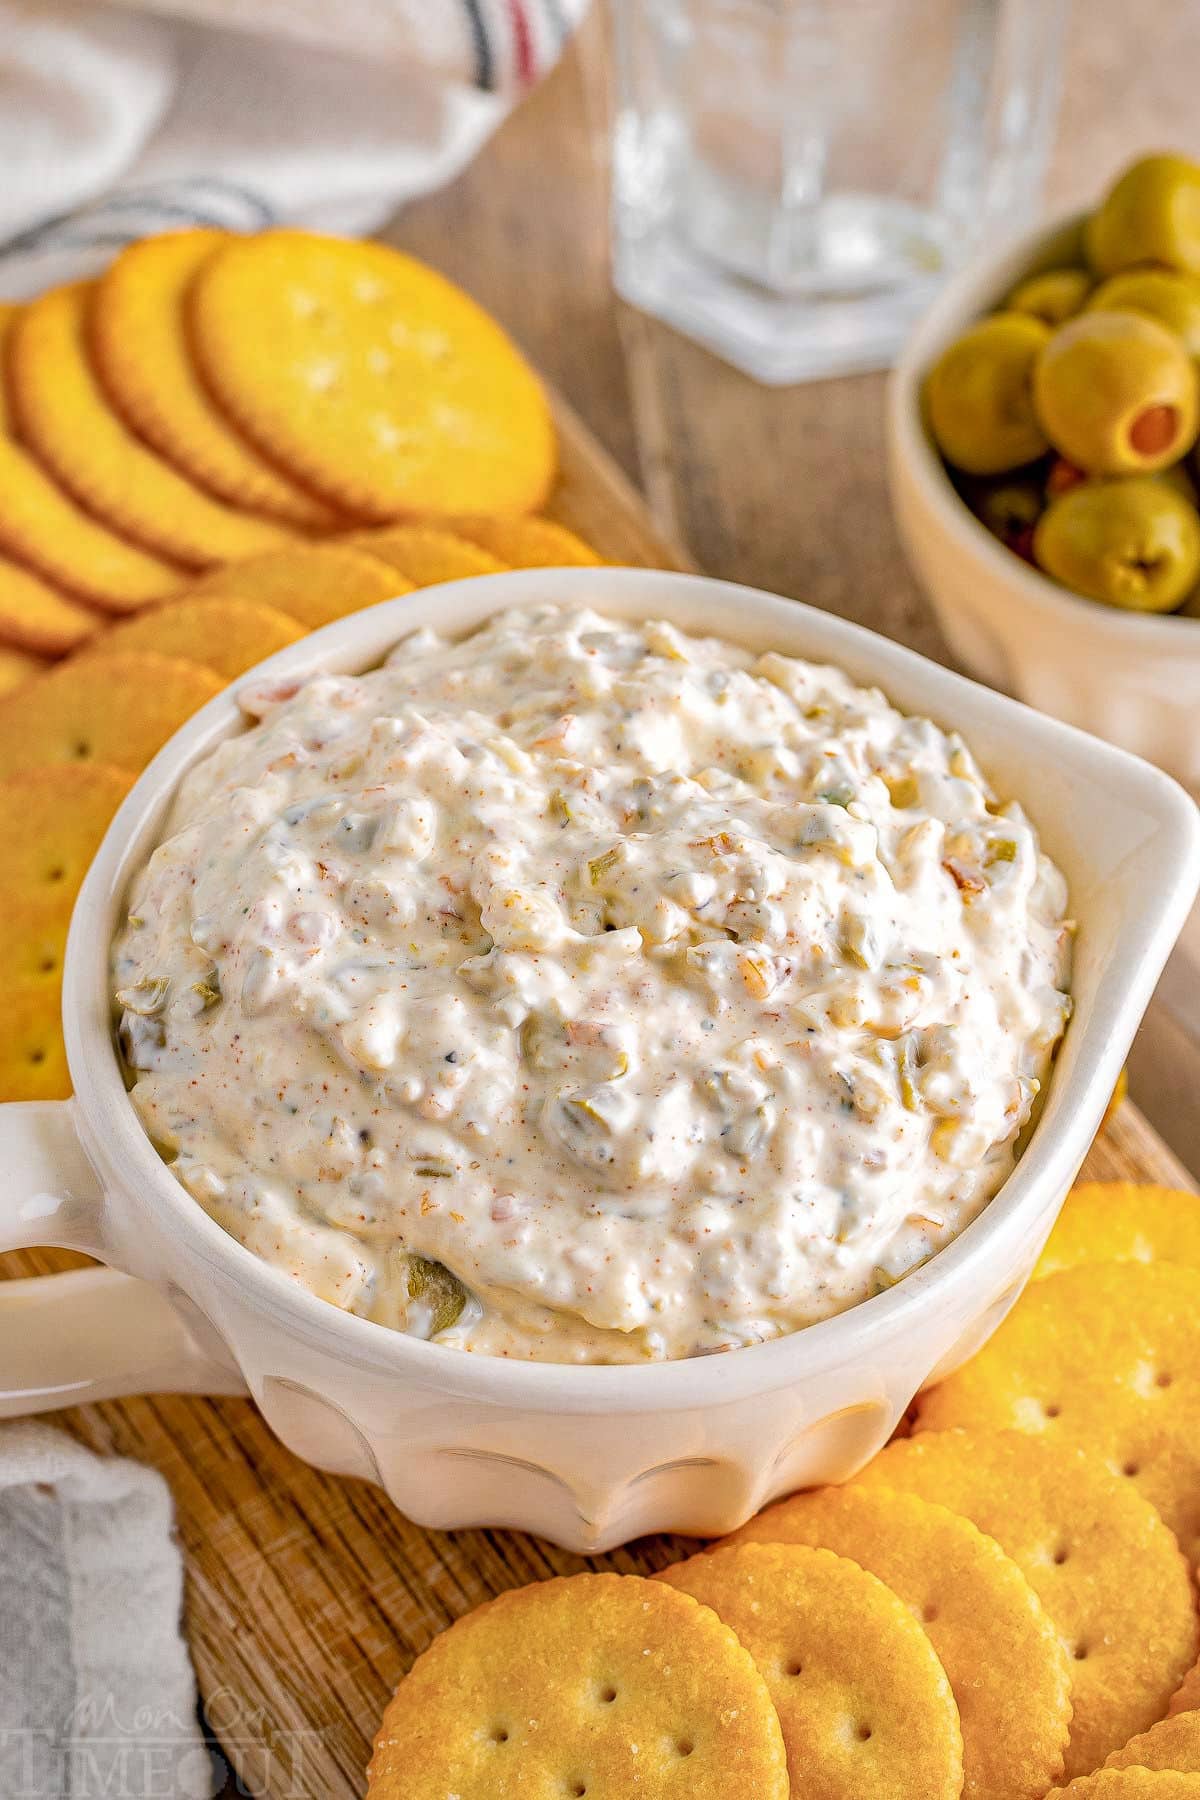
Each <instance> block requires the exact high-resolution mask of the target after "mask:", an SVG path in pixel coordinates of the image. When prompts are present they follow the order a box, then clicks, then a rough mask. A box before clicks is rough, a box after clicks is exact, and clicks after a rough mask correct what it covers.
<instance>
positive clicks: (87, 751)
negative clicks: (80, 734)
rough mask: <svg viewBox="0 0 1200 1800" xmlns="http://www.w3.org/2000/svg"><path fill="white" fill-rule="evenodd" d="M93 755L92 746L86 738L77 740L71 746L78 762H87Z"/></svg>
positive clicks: (72, 753)
mask: <svg viewBox="0 0 1200 1800" xmlns="http://www.w3.org/2000/svg"><path fill="white" fill-rule="evenodd" d="M91 754H92V746H91V745H90V744H89V743H88V741H87V739H86V738H77V739H76V740H75V742H74V743H73V744H72V745H71V755H72V756H73V757H75V759H76V760H77V761H78V762H86V761H87V759H88V757H89V756H90V755H91Z"/></svg>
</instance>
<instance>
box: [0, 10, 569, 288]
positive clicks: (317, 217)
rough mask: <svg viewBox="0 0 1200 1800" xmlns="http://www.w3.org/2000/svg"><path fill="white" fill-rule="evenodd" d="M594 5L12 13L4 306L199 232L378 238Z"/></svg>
mask: <svg viewBox="0 0 1200 1800" xmlns="http://www.w3.org/2000/svg"><path fill="white" fill-rule="evenodd" d="M586 6H587V0H123V3H121V4H116V3H110V4H101V3H99V0H0V170H2V171H3V179H2V180H0V293H3V294H5V295H6V296H8V297H16V298H20V297H21V296H22V295H23V294H25V293H28V292H32V291H34V290H36V289H37V288H39V287H41V286H44V285H46V283H47V282H48V281H51V280H58V279H65V278H67V277H68V276H69V275H70V274H71V273H72V272H73V264H74V263H76V262H81V263H83V264H85V265H86V263H87V262H88V261H89V257H88V254H87V253H88V252H89V251H90V252H91V253H92V258H91V259H92V260H94V253H95V250H96V249H97V248H100V247H108V246H110V245H116V244H120V243H124V242H126V241H128V240H129V239H130V238H133V237H138V236H141V235H143V234H144V233H146V232H148V231H156V230H163V229H168V228H170V227H172V226H178V225H181V224H187V223H189V222H198V223H205V224H217V225H223V226H228V227H230V228H232V229H235V230H236V229H241V230H245V229H253V228H255V227H258V226H261V225H263V224H267V223H270V222H272V221H275V220H286V221H288V222H289V223H296V224H302V225H308V226H313V227H316V228H317V229H325V230H334V231H350V232H355V231H366V230H369V229H371V228H372V227H373V226H375V225H378V224H379V223H381V222H382V220H383V219H385V218H386V217H387V215H388V214H389V213H390V212H391V211H392V210H393V209H394V208H395V207H396V206H398V205H400V204H401V203H402V202H403V201H405V200H407V199H410V198H412V197H413V196H414V195H417V194H421V193H426V192H428V191H429V190H431V189H433V188H436V187H438V186H440V185H441V184H442V183H444V182H446V181H449V180H451V179H452V178H453V177H454V176H455V175H456V174H457V173H458V172H459V170H460V169H462V168H463V167H464V166H465V164H466V163H467V162H469V161H470V159H471V157H472V156H474V154H475V153H476V151H477V150H478V149H479V148H480V146H481V145H482V144H483V143H484V141H485V140H486V138H487V137H488V135H489V134H490V132H491V131H493V130H494V128H495V127H496V126H497V125H498V124H499V122H500V120H501V119H502V118H503V117H504V115H505V113H506V112H507V111H508V109H509V108H510V107H511V106H512V105H513V104H514V103H515V102H516V101H517V100H519V99H520V97H521V96H522V94H524V93H525V92H527V91H528V90H529V89H530V88H531V87H533V86H534V85H535V83H536V82H537V81H538V80H540V78H541V77H542V76H543V75H544V74H545V73H546V72H547V71H548V70H549V69H550V68H551V67H552V66H553V64H554V62H555V61H556V60H557V58H558V56H559V54H560V53H561V51H562V49H563V46H564V44H565V43H566V41H567V39H568V37H569V36H570V34H571V32H572V30H573V29H574V27H575V26H576V25H577V24H578V22H579V19H580V17H581V16H582V14H583V12H584V11H585V9H586Z"/></svg>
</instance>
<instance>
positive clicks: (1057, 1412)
mask: <svg viewBox="0 0 1200 1800" xmlns="http://www.w3.org/2000/svg"><path fill="white" fill-rule="evenodd" d="M1042 1411H1043V1412H1044V1413H1045V1415H1046V1417H1047V1418H1048V1419H1058V1418H1061V1417H1062V1407H1061V1406H1060V1405H1059V1404H1058V1401H1057V1400H1047V1402H1046V1404H1045V1406H1044V1407H1043V1408H1042Z"/></svg>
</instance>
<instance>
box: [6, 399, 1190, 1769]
mask: <svg viewBox="0 0 1200 1800" xmlns="http://www.w3.org/2000/svg"><path fill="white" fill-rule="evenodd" d="M559 422H560V428H561V433H562V439H563V472H562V479H561V481H560V483H559V487H558V491H557V494H556V496H555V502H554V505H553V507H552V508H551V510H552V511H553V512H554V514H555V515H556V516H557V517H558V518H560V519H561V520H562V521H563V523H564V524H567V525H570V526H571V527H572V528H573V529H574V530H576V531H578V532H580V533H581V534H582V535H583V536H584V537H586V538H587V539H589V540H590V541H591V542H592V543H594V544H595V545H596V546H597V548H598V549H600V550H601V551H603V552H604V554H605V555H606V556H608V557H610V558H611V559H612V560H613V561H615V562H630V563H643V564H657V565H659V566H663V567H670V568H681V567H684V566H685V559H684V558H683V557H682V556H681V555H680V554H679V553H678V552H677V551H674V550H672V548H671V546H670V545H669V544H667V543H665V542H664V541H663V540H662V538H660V537H659V536H658V535H657V533H656V532H655V530H654V527H653V525H652V523H651V521H650V518H649V515H648V513H647V512H646V509H645V507H644V506H643V504H642V502H641V500H640V499H639V498H638V496H637V494H636V493H635V492H634V491H633V489H632V488H631V487H630V486H629V484H628V483H627V481H626V480H625V478H624V476H623V475H622V474H621V473H620V471H619V470H618V469H617V468H616V467H615V465H614V464H613V463H612V462H611V461H610V460H609V458H608V457H607V456H606V455H605V454H604V452H603V451H601V449H600V448H599V446H598V445H597V444H596V443H595V442H594V441H593V440H592V439H591V437H590V436H589V435H588V434H587V432H586V431H585V430H584V428H583V427H582V426H581V425H580V423H579V422H578V420H577V419H576V418H575V417H574V416H573V415H572V414H571V413H570V412H569V411H568V410H567V409H566V408H561V409H560V420H559ZM1087 1172H1088V1174H1089V1175H1090V1176H1092V1177H1093V1178H1094V1179H1107V1180H1112V1179H1125V1180H1132V1181H1158V1182H1163V1183H1165V1184H1167V1185H1169V1186H1173V1187H1191V1186H1192V1185H1194V1184H1193V1183H1192V1182H1191V1181H1190V1179H1189V1177H1188V1176H1187V1174H1186V1172H1185V1171H1184V1169H1183V1168H1182V1166H1181V1165H1180V1164H1179V1163H1178V1162H1177V1161H1176V1160H1175V1158H1174V1157H1173V1156H1172V1155H1171V1153H1170V1152H1169V1151H1168V1150H1167V1148H1166V1146H1165V1145H1164V1144H1163V1143H1162V1142H1161V1141H1160V1139H1159V1138H1158V1137H1156V1136H1155V1134H1154V1132H1152V1131H1151V1129H1150V1128H1149V1126H1148V1125H1147V1124H1146V1123H1145V1121H1144V1120H1143V1119H1142V1117H1141V1116H1140V1114H1139V1113H1138V1112H1137V1111H1136V1110H1135V1109H1134V1108H1133V1107H1132V1106H1130V1105H1129V1104H1126V1105H1125V1106H1124V1107H1122V1109H1121V1110H1120V1112H1119V1113H1118V1115H1117V1117H1116V1119H1115V1121H1114V1122H1113V1123H1112V1124H1111V1125H1110V1126H1109V1128H1108V1129H1107V1131H1106V1132H1105V1133H1104V1134H1103V1136H1102V1138H1100V1139H1099V1140H1098V1141H1097V1143H1096V1145H1095V1146H1094V1148H1093V1150H1092V1152H1091V1155H1090V1157H1089V1159H1088V1163H1087ZM70 1260H75V1261H78V1259H67V1258H65V1257H63V1256H62V1255H61V1254H56V1253H54V1252H49V1251H29V1252H25V1253H23V1254H21V1255H13V1256H10V1257H6V1258H4V1259H3V1272H4V1273H5V1274H8V1275H28V1274H40V1273H45V1272H48V1271H50V1270H53V1269H55V1268H61V1267H63V1266H65V1265H66V1264H67V1263H68V1261H70ZM60 1417H61V1419H62V1421H63V1422H64V1423H65V1424H66V1425H67V1426H68V1427H69V1428H70V1429H71V1430H72V1431H73V1432H75V1433H76V1435H77V1436H78V1437H80V1438H81V1439H82V1440H83V1441H84V1442H85V1443H87V1444H89V1445H91V1446H92V1447H93V1448H95V1449H97V1450H100V1451H108V1452H115V1453H119V1454H121V1455H126V1456H134V1457H137V1458H138V1459H139V1460H140V1461H142V1462H146V1463H151V1464H153V1465H154V1467H155V1468H157V1469H160V1470H161V1471H162V1473H163V1475H165V1476H166V1478H167V1480H168V1481H169V1483H170V1485H171V1488H172V1491H173V1493H174V1495H175V1505H176V1511H177V1514H178V1521H179V1533H180V1538H181V1540H182V1543H183V1548H184V1554H185V1558H186V1563H187V1600H186V1606H187V1631H188V1636H189V1640H190V1643H191V1647H192V1654H193V1657H194V1659H195V1664H196V1672H197V1675H198V1677H199V1682H200V1691H201V1694H202V1695H203V1698H204V1702H205V1707H206V1710H207V1713H208V1716H209V1719H210V1722H211V1724H212V1727H213V1730H214V1732H215V1733H216V1736H217V1738H218V1739H219V1741H220V1746H221V1749H222V1751H223V1752H224V1754H225V1755H226V1756H227V1758H228V1759H229V1761H230V1763H231V1764H232V1766H233V1768H234V1770H235V1771H236V1773H237V1775H238V1776H239V1777H240V1779H241V1780H242V1782H243V1783H244V1785H245V1788H246V1789H247V1790H248V1791H249V1792H250V1793H252V1794H255V1795H263V1796H269V1797H270V1800H352V1797H355V1796H359V1795H361V1793H362V1791H363V1784H364V1771H365V1769H366V1764H367V1759H368V1756H369V1754H370V1744H371V1739H372V1736H373V1734H374V1732H375V1729H376V1726H377V1724H378V1722H379V1717H380V1714H381V1713H382V1710H383V1707H384V1704H385V1702H386V1700H387V1698H388V1696H389V1695H390V1693H391V1692H392V1690H393V1688H394V1687H395V1685H396V1683H397V1682H398V1681H399V1679H400V1677H401V1676H402V1675H403V1674H404V1672H405V1670H406V1669H407V1668H408V1667H409V1665H410V1663H411V1662H412V1660H413V1658H414V1656H415V1655H417V1654H418V1653H419V1652H420V1651H421V1650H423V1649H424V1648H425V1646H426V1645H427V1644H428V1643H429V1641H430V1639H431V1638H432V1637H433V1636H434V1635H435V1634H436V1633H437V1632H438V1631H440V1630H441V1629H442V1627H443V1626H445V1625H448V1624H449V1623H450V1622H451V1620H453V1619H456V1618H458V1617H459V1616H460V1615H461V1614H462V1613H465V1612H467V1611H469V1610H470V1608H471V1607H473V1606H475V1605H476V1604H477V1603H478V1602H479V1601H481V1600H485V1599H487V1598H489V1597H490V1596H491V1595H493V1594H496V1593H498V1592H500V1590H501V1589H503V1588H508V1587H513V1586H515V1585H518V1584H520V1583H522V1582H527V1581H532V1580H535V1579H537V1578H538V1577H541V1576H546V1575H553V1574H562V1573H569V1572H571V1571H573V1570H577V1569H580V1568H584V1567H588V1566H591V1567H603V1568H615V1569H618V1570H624V1571H633V1572H642V1573H644V1572H646V1571H647V1570H649V1569H652V1568H659V1567H661V1566H662V1565H663V1564H664V1563H665V1562H666V1561H669V1560H670V1559H671V1554H672V1553H673V1552H672V1546H671V1544H670V1542H669V1540H667V1539H661V1538H660V1539H643V1540H642V1541H641V1542H640V1543H638V1544H635V1545H633V1546H631V1547H629V1548H627V1549H624V1550H621V1551H617V1552H615V1553H614V1554H612V1555H610V1556H606V1557H600V1558H593V1559H588V1560H585V1559H584V1558H581V1557H575V1556H570V1555H567V1554H566V1553H565V1552H563V1551H560V1550H556V1549H553V1548H552V1547H551V1546H549V1545H547V1544H545V1543H542V1542H540V1541H539V1540H537V1539H535V1538H529V1537H524V1536H521V1535H520V1534H518V1533H515V1532H510V1531H462V1532H456V1533H453V1534H449V1535H446V1534H439V1533H437V1532H428V1531H422V1530H419V1529H418V1528H417V1527H416V1526H415V1525H411V1524H409V1523H408V1521H407V1520H406V1519H404V1518H402V1517H401V1515H400V1514H399V1513H398V1512H397V1511H396V1510H395V1508H394V1507H393V1506H392V1505H391V1504H390V1502H389V1501H388V1500H386V1499H385V1498H384V1496H383V1494H382V1493H381V1492H380V1491H379V1490H377V1489H376V1488H373V1487H370V1486H368V1485H367V1484H365V1483H363V1482H358V1481H347V1480H341V1479H336V1478H334V1477H332V1476H326V1475H320V1474H318V1473H317V1472H316V1471H315V1470H313V1469H310V1468H308V1467H307V1466H306V1465H305V1464H304V1463H301V1462H299V1461H297V1459H296V1458H295V1457H294V1456H292V1455H291V1454H290V1453H289V1452H288V1451H287V1450H285V1449H284V1448H283V1446H282V1444H280V1443H278V1442H277V1441H276V1440H275V1439H274V1438H273V1437H272V1436H271V1434H270V1432H269V1431H268V1430H267V1428H266V1426H265V1425H264V1424H263V1423H262V1421H261V1420H260V1418H259V1415H258V1414H257V1412H256V1411H255V1410H254V1408H253V1407H252V1406H251V1405H250V1404H249V1402H248V1401H241V1400H194V1399H185V1398H179V1397H171V1396H165V1397H159V1398H154V1399H147V1400H130V1401H124V1402H111V1403H108V1404H106V1405H102V1406H92V1407H86V1408H80V1409H78V1410H76V1411H74V1412H70V1413H64V1414H62V1415H60ZM674 1553H675V1554H677V1553H678V1551H677V1550H676V1551H675V1552H674Z"/></svg>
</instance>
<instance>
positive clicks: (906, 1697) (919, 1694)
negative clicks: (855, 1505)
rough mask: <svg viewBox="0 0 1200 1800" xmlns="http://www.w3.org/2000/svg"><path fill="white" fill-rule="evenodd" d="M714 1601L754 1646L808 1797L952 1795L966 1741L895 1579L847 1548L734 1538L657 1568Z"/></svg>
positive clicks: (848, 1799) (859, 1799) (903, 1799)
mask: <svg viewBox="0 0 1200 1800" xmlns="http://www.w3.org/2000/svg"><path fill="white" fill-rule="evenodd" d="M655 1579H656V1580H657V1581H661V1582H667V1583H670V1584H671V1585H672V1586H673V1587H678V1588H681V1589H683V1591H684V1592H685V1593H688V1594H691V1595H693V1596H694V1598H695V1599H697V1600H699V1601H700V1602H701V1604H702V1605H704V1606H709V1607H711V1608H712V1610H713V1611H714V1612H715V1613H716V1614H717V1616H718V1617H719V1618H721V1619H724V1621H725V1623H726V1624H727V1625H729V1626H731V1627H732V1629H733V1630H734V1631H735V1632H736V1633H737V1635H738V1638H739V1639H740V1640H741V1642H742V1643H743V1644H744V1645H745V1646H746V1649H747V1650H748V1651H749V1652H750V1654H751V1656H752V1657H753V1658H754V1661H755V1663H756V1665H757V1666H758V1668H759V1669H760V1670H761V1672H762V1675H763V1678H764V1680H765V1681H766V1683H767V1686H768V1688H769V1689H770V1692H771V1698H772V1700H773V1701H774V1702H775V1707H776V1711H777V1712H778V1714H779V1722H780V1724H781V1726H782V1727H783V1738H784V1743H785V1744H786V1745H787V1752H788V1768H789V1772H790V1774H791V1780H792V1792H793V1794H802V1795H803V1796H804V1797H805V1800H863V1796H865V1795H868V1794H869V1795H870V1796H871V1800H912V1796H914V1795H916V1794H919V1795H920V1796H921V1800H954V1797H956V1796H957V1795H959V1794H960V1793H961V1792H962V1783H963V1744H962V1735H961V1732H960V1729H959V1720H958V1708H957V1706H956V1705H955V1701H954V1695H953V1694H952V1692H951V1690H950V1683H949V1681H948V1680H947V1678H946V1673H945V1671H944V1669H943V1668H942V1665H941V1663H940V1662H939V1661H938V1659H937V1656H936V1654H935V1653H934V1650H933V1646H932V1645H931V1643H930V1641H929V1639H928V1637H927V1636H926V1634H925V1632H924V1631H923V1629H922V1628H921V1626H920V1625H918V1624H917V1622H916V1620H915V1619H914V1618H913V1616H912V1613H911V1612H910V1611H909V1609H908V1607H907V1606H905V1604H904V1602H903V1601H902V1600H900V1599H898V1598H897V1596H896V1595H895V1594H893V1593H892V1591H891V1590H890V1588H887V1587H885V1586H884V1584H883V1583H882V1582H881V1581H877V1580H876V1578H875V1576H874V1575H869V1574H868V1573H867V1572H866V1570H865V1569H862V1568H860V1567H859V1566H858V1564H857V1563H855V1562H852V1561H850V1559H849V1558H848V1557H844V1556H835V1555H834V1554H833V1553H832V1552H831V1551H829V1550H814V1549H810V1548H808V1547H807V1546H804V1545H800V1544H734V1545H730V1546H727V1547H723V1548H718V1549H716V1550H711V1551H708V1552H706V1553H704V1554H703V1555H700V1556H694V1557H692V1558H691V1559H690V1560H689V1561H688V1562H684V1563H678V1564H676V1565H675V1567H674V1568H670V1569H664V1570H663V1571H662V1573H661V1574H660V1575H658V1576H656V1577H655Z"/></svg>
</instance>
